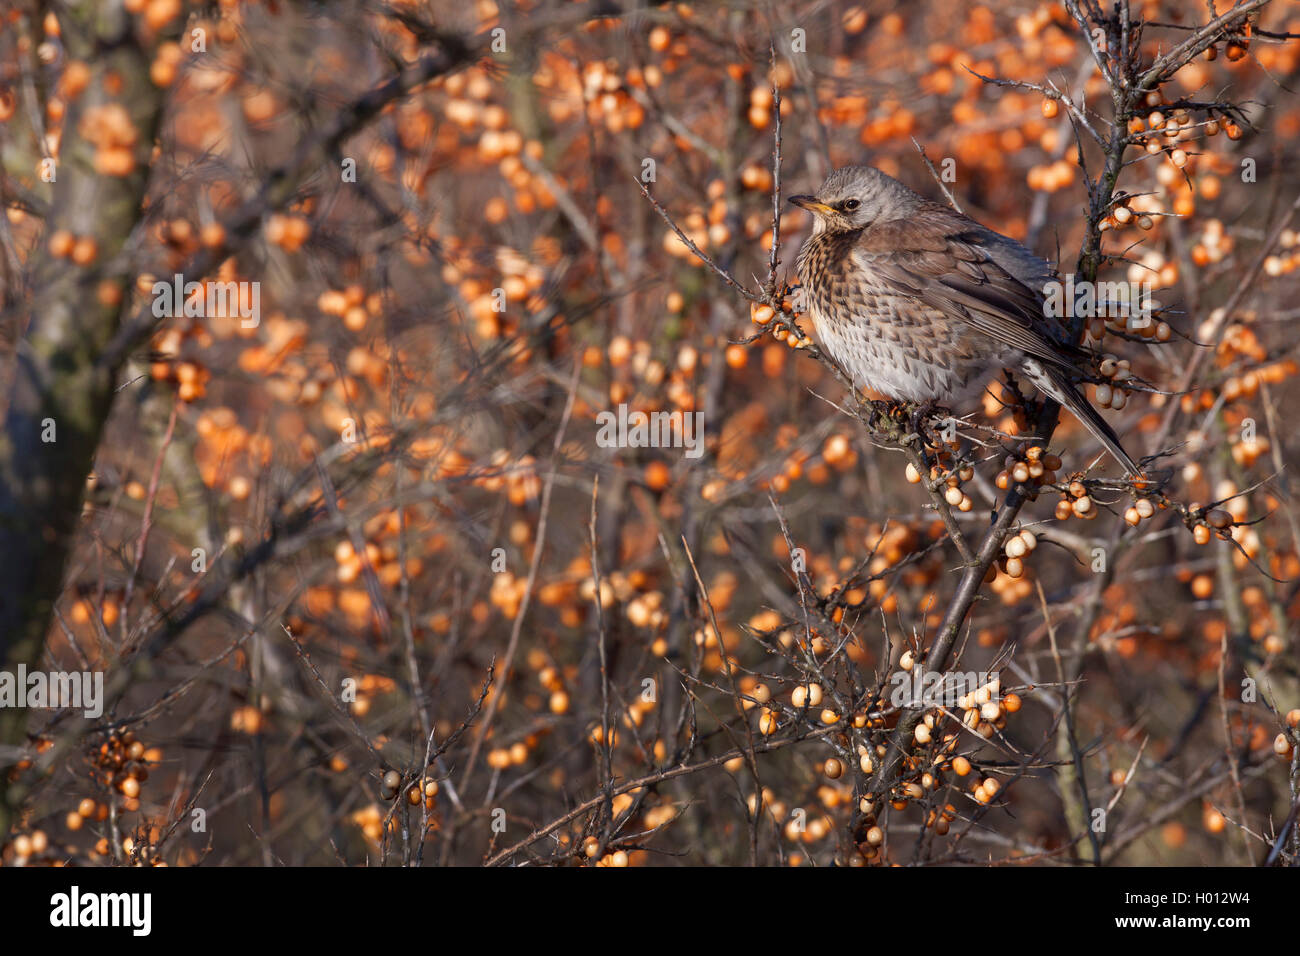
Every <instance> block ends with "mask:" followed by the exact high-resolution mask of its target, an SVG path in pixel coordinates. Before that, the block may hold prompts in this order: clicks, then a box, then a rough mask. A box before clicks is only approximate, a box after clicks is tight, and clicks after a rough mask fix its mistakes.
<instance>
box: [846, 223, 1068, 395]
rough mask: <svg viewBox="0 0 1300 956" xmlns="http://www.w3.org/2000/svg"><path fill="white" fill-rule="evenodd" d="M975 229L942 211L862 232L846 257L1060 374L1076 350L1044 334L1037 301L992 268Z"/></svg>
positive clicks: (999, 268) (979, 231) (979, 232)
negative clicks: (1047, 363) (850, 257)
mask: <svg viewBox="0 0 1300 956" xmlns="http://www.w3.org/2000/svg"><path fill="white" fill-rule="evenodd" d="M982 232H983V230H982V229H981V227H979V226H978V225H976V224H975V223H973V222H971V221H970V220H968V219H966V218H965V217H962V216H958V215H957V214H956V213H953V212H952V211H950V210H948V209H945V208H943V207H930V206H927V207H923V208H922V209H920V210H918V211H917V212H916V214H914V215H913V216H912V217H911V218H908V219H900V220H895V221H893V222H883V223H877V224H876V225H873V226H870V227H868V228H867V229H864V230H863V231H862V232H861V233H860V235H859V236H858V239H857V242H856V243H855V244H854V250H853V254H854V256H855V257H856V258H857V259H858V262H859V265H860V266H861V267H862V268H865V269H868V270H870V272H871V273H872V274H874V275H875V276H876V277H877V278H878V280H879V281H881V282H883V283H885V284H886V285H889V286H892V287H893V288H894V289H895V290H896V291H898V292H899V293H902V294H905V295H910V296H915V297H916V298H918V299H920V300H921V301H922V302H924V303H925V304H926V305H928V306H930V307H931V308H934V309H937V310H939V311H940V312H942V313H943V314H944V315H947V316H950V317H951V318H953V319H956V320H958V321H961V322H967V323H969V324H970V325H971V326H973V327H974V328H975V329H977V330H978V331H979V332H981V333H982V334H984V335H987V336H988V337H989V338H992V339H995V340H996V341H999V342H1003V343H1005V344H1006V345H1010V346H1012V347H1013V348H1016V349H1019V350H1020V351H1022V352H1024V353H1025V354H1026V355H1032V356H1034V357H1035V358H1038V359H1041V360H1043V361H1045V362H1050V363H1052V364H1053V365H1057V366H1060V367H1061V368H1067V369H1068V368H1073V367H1074V363H1073V362H1072V360H1071V357H1072V356H1075V355H1077V354H1078V349H1076V348H1074V347H1073V346H1071V345H1067V344H1064V343H1061V342H1057V341H1055V340H1054V339H1053V338H1051V337H1050V336H1049V335H1048V334H1046V329H1045V325H1044V323H1045V315H1044V312H1043V296H1042V294H1041V293H1040V292H1039V291H1038V290H1035V289H1031V288H1030V287H1029V286H1027V285H1025V283H1023V282H1021V281H1020V280H1019V279H1017V278H1016V277H1015V276H1013V275H1012V274H1011V273H1009V272H1007V270H1006V269H1004V268H1002V266H1000V265H998V264H997V263H996V262H995V261H994V260H993V258H992V256H991V255H989V252H988V251H987V249H986V248H985V246H984V244H983V243H984V236H983V235H982Z"/></svg>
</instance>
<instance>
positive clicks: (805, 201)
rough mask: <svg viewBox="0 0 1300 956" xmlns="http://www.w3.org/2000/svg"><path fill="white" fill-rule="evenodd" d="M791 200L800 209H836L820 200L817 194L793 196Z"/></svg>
mask: <svg viewBox="0 0 1300 956" xmlns="http://www.w3.org/2000/svg"><path fill="white" fill-rule="evenodd" d="M790 202H792V203H794V204H795V205H796V206H798V207H799V208H800V209H807V210H808V211H809V212H817V213H828V212H834V211H835V210H834V209H833V208H832V207H830V206H828V205H826V204H825V203H824V202H818V201H817V197H816V196H791V197H790Z"/></svg>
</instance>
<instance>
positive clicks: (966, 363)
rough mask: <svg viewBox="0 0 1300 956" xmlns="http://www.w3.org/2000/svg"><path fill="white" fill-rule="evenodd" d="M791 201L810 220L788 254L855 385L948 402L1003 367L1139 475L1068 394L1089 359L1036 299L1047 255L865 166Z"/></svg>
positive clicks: (1105, 429)
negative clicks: (799, 244)
mask: <svg viewBox="0 0 1300 956" xmlns="http://www.w3.org/2000/svg"><path fill="white" fill-rule="evenodd" d="M790 202H792V203H794V204H795V205H797V206H800V207H802V208H804V209H807V210H808V211H809V212H811V213H812V214H813V216H814V217H815V220H816V221H815V223H814V225H813V232H812V235H811V236H810V237H809V238H808V240H807V241H806V242H805V243H804V244H803V248H802V249H800V250H799V260H798V272H799V280H800V282H801V283H802V285H803V288H804V290H805V295H806V301H807V305H808V312H809V314H810V315H811V316H812V320H813V325H814V327H815V329H816V331H817V336H818V338H820V339H821V341H822V343H823V344H824V346H825V348H826V350H827V351H828V352H829V353H830V354H831V356H833V357H834V358H835V360H836V361H837V362H839V364H840V365H841V366H842V367H843V369H844V370H845V371H846V372H847V373H848V375H849V377H850V378H851V379H852V380H853V381H854V383H855V384H856V385H865V386H867V387H869V388H872V389H874V390H876V391H878V392H881V393H883V394H885V395H888V396H889V397H891V398H893V399H895V400H896V401H903V402H913V403H921V404H929V403H934V402H942V403H944V404H960V403H962V402H963V401H966V400H968V399H970V398H971V397H972V396H973V395H975V394H977V393H978V392H979V391H980V389H981V388H982V387H983V385H984V384H985V383H986V382H987V381H988V379H989V377H990V376H991V375H992V374H994V373H996V372H997V371H998V370H1000V369H1009V370H1011V371H1012V372H1015V373H1018V374H1021V375H1023V376H1024V377H1025V378H1026V379H1028V380H1029V381H1030V382H1032V383H1033V385H1034V386H1035V387H1036V388H1037V389H1038V390H1039V391H1041V392H1043V393H1044V394H1046V395H1049V396H1051V397H1052V398H1053V399H1055V400H1056V401H1057V402H1059V403H1060V404H1061V405H1063V406H1064V407H1066V408H1068V409H1069V410H1070V411H1071V412H1072V413H1074V416H1075V417H1076V418H1078V419H1079V421H1081V422H1082V423H1083V424H1084V426H1086V427H1087V429H1088V431H1090V432H1091V433H1092V434H1093V436H1094V437H1096V439H1097V440H1098V441H1100V442H1101V443H1102V445H1104V446H1105V447H1106V449H1107V451H1109V452H1110V453H1111V454H1112V455H1114V456H1115V458H1116V460H1118V461H1119V462H1120V464H1122V465H1123V466H1124V467H1125V468H1126V469H1127V470H1128V472H1129V473H1130V474H1133V475H1136V474H1137V473H1138V466H1137V463H1136V462H1134V461H1133V459H1132V458H1131V457H1129V455H1128V453H1127V452H1125V451H1124V449H1123V447H1122V446H1121V445H1120V443H1119V438H1118V437H1117V436H1116V434H1115V431H1114V429H1112V428H1111V427H1110V425H1109V424H1107V422H1106V421H1105V419H1103V418H1102V417H1101V415H1099V414H1098V413H1097V410H1096V409H1094V408H1093V407H1092V405H1090V404H1089V403H1088V400H1087V399H1086V398H1085V397H1084V396H1083V395H1082V394H1081V393H1080V391H1079V388H1078V386H1079V383H1080V382H1081V381H1082V380H1083V379H1084V378H1086V377H1087V376H1088V375H1089V371H1088V368H1087V358H1088V356H1087V353H1085V352H1083V351H1082V350H1081V349H1079V348H1077V347H1076V346H1075V345H1074V344H1073V343H1072V342H1070V341H1069V332H1068V331H1067V326H1066V322H1065V321H1064V320H1063V319H1062V318H1061V317H1059V316H1055V315H1052V314H1050V311H1051V310H1048V309H1047V308H1045V301H1046V296H1045V287H1046V286H1047V284H1048V283H1050V282H1053V281H1055V274H1054V272H1053V270H1052V269H1051V267H1050V266H1049V265H1048V264H1047V262H1045V261H1044V260H1042V259H1040V258H1038V257H1037V256H1035V255H1034V254H1033V253H1032V252H1030V251H1029V250H1028V249H1026V248H1025V247H1024V246H1022V245H1021V244H1020V243H1018V242H1016V241H1015V240H1014V239H1009V238H1007V237H1006V236H1003V235H999V234H998V233H996V232H994V231H993V230H991V229H986V228H985V227H984V226H981V225H980V224H979V223H977V222H975V221H974V220H973V219H970V218H969V217H967V216H964V215H962V214H961V213H959V212H956V211H955V210H953V209H950V208H949V207H947V206H944V205H941V204H939V203H936V202H932V201H930V200H928V199H926V198H925V197H923V196H920V195H918V194H917V193H915V192H913V191H912V190H911V189H909V188H908V187H906V186H904V185H903V184H902V183H900V182H899V181H898V180H896V179H894V178H892V177H890V176H887V175H885V174H884V173H882V172H881V171H880V170H878V169H875V168H873V167H871V166H845V167H844V168H842V169H837V170H835V171H834V172H833V173H831V174H830V176H828V177H827V179H826V181H825V182H824V183H822V185H821V188H820V189H818V191H817V194H816V195H815V196H791V197H790Z"/></svg>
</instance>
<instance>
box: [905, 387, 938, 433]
mask: <svg viewBox="0 0 1300 956" xmlns="http://www.w3.org/2000/svg"><path fill="white" fill-rule="evenodd" d="M938 407H939V403H938V402H936V401H935V400H934V399H932V398H929V399H926V400H925V401H924V402H914V403H909V404H908V406H907V427H908V431H909V433H910V434H913V435H919V436H920V437H921V441H922V442H924V443H926V444H930V445H934V444H935V442H934V440H933V438H934V436H933V435H927V434H926V428H927V426H928V425H929V424H930V419H931V418H933V417H934V413H935V410H936V409H937V408H938Z"/></svg>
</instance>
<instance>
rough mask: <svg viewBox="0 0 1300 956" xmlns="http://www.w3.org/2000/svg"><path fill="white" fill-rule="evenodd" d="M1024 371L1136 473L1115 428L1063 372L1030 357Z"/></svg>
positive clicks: (1131, 473)
mask: <svg viewBox="0 0 1300 956" xmlns="http://www.w3.org/2000/svg"><path fill="white" fill-rule="evenodd" d="M1024 370H1025V375H1026V377H1027V378H1028V379H1029V380H1030V381H1031V382H1033V383H1034V386H1035V387H1036V388H1037V389H1038V390H1039V391H1042V392H1045V393H1046V394H1048V395H1050V396H1051V397H1052V398H1053V399H1055V400H1056V401H1058V402H1060V403H1061V405H1063V406H1064V407H1065V408H1068V409H1069V410H1070V411H1071V412H1072V413H1073V414H1074V417H1075V418H1077V419H1079V421H1080V422H1082V423H1083V426H1084V427H1085V428H1087V429H1088V431H1090V432H1091V433H1092V436H1093V437H1094V438H1096V439H1097V441H1099V442H1101V443H1102V445H1104V446H1105V448H1106V450H1107V451H1108V452H1110V453H1111V454H1112V455H1113V456H1114V457H1115V460H1116V461H1118V462H1119V463H1120V464H1121V465H1123V466H1124V468H1125V469H1126V470H1127V472H1128V473H1129V474H1130V475H1137V474H1138V472H1139V469H1138V465H1137V462H1135V461H1134V460H1133V459H1132V458H1131V457H1129V453H1128V452H1126V451H1125V450H1124V446H1123V445H1121V444H1120V443H1119V436H1118V435H1116V434H1115V429H1113V428H1111V427H1110V424H1109V423H1108V422H1107V421H1106V419H1104V418H1102V417H1101V415H1100V414H1099V413H1098V412H1097V410H1096V409H1095V408H1093V407H1092V404H1091V403H1090V402H1089V401H1088V400H1087V399H1086V398H1084V396H1083V395H1082V394H1081V393H1080V392H1079V390H1078V388H1076V387H1075V385H1074V383H1073V382H1071V381H1070V379H1069V378H1068V377H1067V376H1066V374H1065V372H1063V371H1062V370H1061V369H1058V368H1054V367H1052V366H1050V365H1046V364H1044V363H1040V362H1037V361H1035V360H1033V359H1026V360H1025V363H1024Z"/></svg>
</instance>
